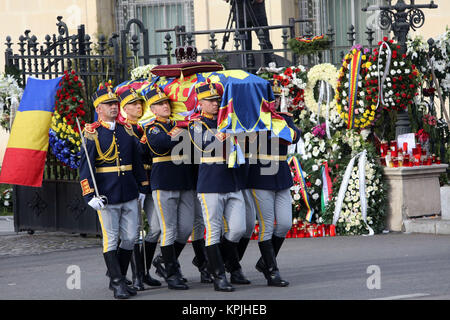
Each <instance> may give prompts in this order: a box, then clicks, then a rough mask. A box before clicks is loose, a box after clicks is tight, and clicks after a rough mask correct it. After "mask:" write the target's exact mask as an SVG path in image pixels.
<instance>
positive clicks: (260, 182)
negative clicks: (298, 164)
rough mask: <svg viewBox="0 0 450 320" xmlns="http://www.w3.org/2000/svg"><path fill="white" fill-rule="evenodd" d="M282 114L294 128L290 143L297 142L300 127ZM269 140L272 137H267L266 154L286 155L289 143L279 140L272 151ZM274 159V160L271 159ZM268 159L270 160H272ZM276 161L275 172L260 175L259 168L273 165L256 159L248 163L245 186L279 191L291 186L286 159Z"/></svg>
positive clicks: (260, 137) (260, 136) (290, 176)
mask: <svg viewBox="0 0 450 320" xmlns="http://www.w3.org/2000/svg"><path fill="white" fill-rule="evenodd" d="M281 115H282V116H283V118H284V119H285V120H286V122H287V124H288V126H289V127H290V128H291V129H293V130H295V133H296V134H295V138H294V141H293V142H292V143H297V142H298V140H300V135H301V131H300V129H298V128H297V127H296V126H295V124H294V121H293V120H292V118H291V117H290V116H287V115H285V114H281ZM262 137H263V135H258V140H259V139H262ZM271 141H272V139H268V141H267V153H266V154H267V155H268V156H272V155H275V156H286V155H287V151H288V145H289V143H287V142H286V141H284V140H281V139H280V140H279V144H278V148H277V149H278V150H276V151H275V152H274V153H272V152H271ZM260 143H264V141H260ZM258 156H260V154H258ZM273 161H276V160H273ZM273 161H270V162H273ZM276 162H278V170H277V172H276V173H275V174H273V175H262V174H261V168H264V167H265V168H268V167H270V166H271V165H272V166H273V165H274V164H273V163H267V162H265V163H264V164H262V163H261V161H260V160H258V162H257V163H256V164H251V165H250V169H249V173H248V178H247V188H249V189H263V190H274V191H279V190H284V189H287V188H290V187H292V186H293V181H292V175H291V170H290V169H289V165H288V163H287V161H286V160H280V161H276Z"/></svg>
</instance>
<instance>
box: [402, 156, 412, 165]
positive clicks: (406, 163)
mask: <svg viewBox="0 0 450 320" xmlns="http://www.w3.org/2000/svg"><path fill="white" fill-rule="evenodd" d="M403 166H404V167H410V166H411V164H410V162H409V154H405V155H404V156H403Z"/></svg>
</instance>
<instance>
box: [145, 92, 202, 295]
mask: <svg viewBox="0 0 450 320" xmlns="http://www.w3.org/2000/svg"><path fill="white" fill-rule="evenodd" d="M145 99H146V103H147V106H149V107H150V109H151V111H152V112H153V113H154V114H155V116H156V119H155V120H153V121H152V122H150V123H149V124H148V125H147V126H146V127H145V134H146V135H145V137H143V139H144V141H141V142H144V143H145V144H146V145H147V147H148V149H149V151H150V153H151V156H152V158H153V164H152V172H151V177H150V186H151V190H152V196H153V201H154V203H155V207H156V212H157V214H158V219H159V224H160V227H161V239H160V247H161V254H162V260H163V261H164V265H165V268H164V269H165V270H161V266H159V261H160V260H159V259H155V260H154V262H153V263H154V265H155V267H156V268H157V274H159V275H161V276H163V277H164V278H165V280H166V282H167V284H168V287H169V289H176V290H184V289H188V288H189V287H188V286H187V285H186V284H185V281H184V279H183V277H182V275H181V271H180V265H179V262H178V260H177V258H178V256H179V255H180V253H181V251H182V250H183V248H184V246H185V245H186V242H187V240H188V239H189V236H190V234H191V232H192V228H193V224H194V185H195V184H194V177H193V172H192V167H191V165H190V164H185V163H181V162H183V161H184V162H189V161H188V160H189V155H179V154H177V155H175V154H172V149H173V148H174V147H175V146H176V145H177V144H178V143H179V137H178V136H180V137H182V136H183V134H182V131H183V130H184V129H181V128H179V127H176V125H175V122H174V121H171V120H170V119H169V117H170V115H171V105H170V102H169V98H168V97H167V96H166V95H165V93H164V92H163V91H162V90H161V89H160V88H159V87H158V86H157V85H154V87H152V88H151V90H149V91H148V92H147V93H146V94H145ZM183 139H184V138H183ZM184 142H186V141H184ZM157 258H158V257H157ZM158 268H159V269H160V271H158Z"/></svg>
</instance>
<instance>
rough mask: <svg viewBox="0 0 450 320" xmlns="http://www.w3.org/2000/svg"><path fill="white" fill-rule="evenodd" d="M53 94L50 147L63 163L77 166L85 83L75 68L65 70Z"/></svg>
mask: <svg viewBox="0 0 450 320" xmlns="http://www.w3.org/2000/svg"><path fill="white" fill-rule="evenodd" d="M59 86H60V88H59V89H58V91H57V93H56V102H55V112H54V114H53V117H52V125H51V127H50V132H49V145H50V150H51V151H52V153H53V154H54V155H55V156H56V158H57V159H58V160H59V161H61V162H62V163H63V164H64V165H67V166H69V167H70V168H72V169H76V168H78V167H79V164H80V145H81V137H80V132H79V130H78V126H77V124H76V120H75V119H76V118H78V119H79V121H80V126H81V129H83V128H84V125H85V124H86V121H85V119H86V112H85V110H84V108H85V103H86V102H85V98H84V91H83V90H84V89H83V88H84V86H83V82H82V81H80V79H79V77H78V76H77V75H76V74H75V71H71V72H68V71H65V72H64V77H63V78H62V80H61V82H60V84H59Z"/></svg>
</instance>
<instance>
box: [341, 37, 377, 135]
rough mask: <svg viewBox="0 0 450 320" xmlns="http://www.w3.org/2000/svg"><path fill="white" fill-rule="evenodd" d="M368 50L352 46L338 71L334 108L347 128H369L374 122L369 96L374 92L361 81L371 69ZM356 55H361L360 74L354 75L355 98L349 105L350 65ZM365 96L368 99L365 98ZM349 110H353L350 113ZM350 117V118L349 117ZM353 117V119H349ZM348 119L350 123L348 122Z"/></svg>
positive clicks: (374, 107)
mask: <svg viewBox="0 0 450 320" xmlns="http://www.w3.org/2000/svg"><path fill="white" fill-rule="evenodd" d="M368 53H369V50H368V49H364V50H363V49H362V47H361V46H360V45H356V46H354V47H353V48H352V49H351V51H350V52H349V53H348V54H347V55H346V56H345V57H344V61H343V62H342V67H341V69H340V70H339V78H338V83H337V88H336V106H337V110H338V112H339V114H340V115H341V117H342V119H344V120H345V123H346V124H347V128H349V129H351V128H366V127H369V126H370V125H371V124H372V123H373V122H374V121H375V112H376V109H377V108H376V106H375V104H374V103H373V101H372V100H373V98H372V97H371V96H370V95H371V94H373V93H374V92H372V89H371V90H370V91H369V90H367V88H366V86H367V82H364V84H363V80H364V79H365V78H366V75H368V73H369V68H371V67H372V62H370V61H368V60H369V59H368V56H367V55H368ZM358 55H361V65H360V73H359V74H357V75H356V74H354V77H355V82H354V86H355V88H354V89H355V90H356V96H355V97H354V103H353V105H352V106H351V105H350V97H349V91H350V87H351V81H350V79H351V74H350V64H351V63H352V61H353V58H355V59H357V57H358ZM371 83H372V84H373V85H375V86H376V85H377V84H378V80H377V79H374V80H372V82H371ZM366 94H368V95H369V97H366ZM350 108H351V109H352V110H353V112H351V110H350ZM349 115H350V116H349ZM351 115H353V119H351V118H352V117H351ZM349 119H350V121H349Z"/></svg>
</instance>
